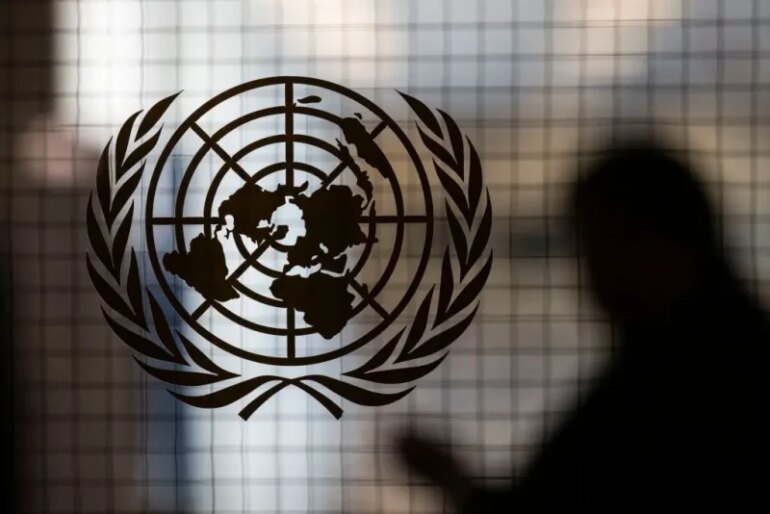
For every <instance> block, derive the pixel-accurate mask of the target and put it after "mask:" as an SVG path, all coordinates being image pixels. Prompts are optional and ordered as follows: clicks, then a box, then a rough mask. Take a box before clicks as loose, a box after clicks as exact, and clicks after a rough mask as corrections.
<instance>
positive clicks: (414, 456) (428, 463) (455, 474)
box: [396, 430, 471, 505]
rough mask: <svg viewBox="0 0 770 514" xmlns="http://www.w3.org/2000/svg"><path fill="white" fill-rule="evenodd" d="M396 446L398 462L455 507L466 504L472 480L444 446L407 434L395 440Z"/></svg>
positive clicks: (412, 433)
mask: <svg viewBox="0 0 770 514" xmlns="http://www.w3.org/2000/svg"><path fill="white" fill-rule="evenodd" d="M396 445H397V449H398V453H399V456H400V457H401V460H402V461H403V462H404V464H406V465H407V466H408V467H409V468H410V469H411V470H412V471H414V472H415V473H417V474H419V475H422V476H423V477H424V478H426V479H428V480H430V481H432V482H434V483H435V484H436V485H438V486H439V487H441V488H442V489H443V490H444V492H445V494H447V495H449V496H450V498H451V499H452V501H454V502H455V503H456V504H458V505H463V504H464V503H465V501H466V499H467V498H468V495H470V491H471V480H470V477H469V476H468V473H467V472H466V470H465V468H464V467H463V466H462V464H461V463H460V462H459V461H458V460H457V459H456V458H455V457H453V456H452V454H451V453H450V452H449V451H448V450H447V449H446V448H445V447H446V444H442V443H440V442H439V441H438V440H436V439H432V438H429V437H427V436H424V435H420V434H417V433H415V432H414V431H413V430H410V431H408V432H405V433H403V434H401V435H400V436H399V437H398V438H397V440H396Z"/></svg>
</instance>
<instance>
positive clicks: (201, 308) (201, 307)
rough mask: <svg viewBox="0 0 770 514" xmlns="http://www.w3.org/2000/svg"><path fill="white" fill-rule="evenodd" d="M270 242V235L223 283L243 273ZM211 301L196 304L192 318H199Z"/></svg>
mask: <svg viewBox="0 0 770 514" xmlns="http://www.w3.org/2000/svg"><path fill="white" fill-rule="evenodd" d="M272 242H273V238H272V237H269V238H267V239H265V240H264V241H262V244H261V245H259V246H258V247H257V249H256V250H254V252H252V254H251V255H249V258H248V259H244V260H243V262H242V263H241V264H240V265H239V266H238V267H237V268H235V271H233V272H232V273H230V275H229V276H228V277H227V278H226V279H225V284H232V283H233V282H235V280H236V279H237V278H238V277H240V276H241V275H243V273H244V272H245V271H246V270H247V269H249V267H250V266H251V265H252V264H254V263H255V262H256V261H257V259H259V258H260V257H261V256H262V254H263V253H265V251H267V249H268V248H269V247H270V244H271V243H272ZM213 303H214V302H213V301H212V300H209V299H206V300H205V301H204V302H203V303H201V304H200V305H199V306H198V308H197V309H195V310H194V311H193V312H192V314H191V316H192V317H193V319H198V318H200V317H201V316H202V315H203V313H204V312H206V309H208V308H209V307H211V305H212V304H213Z"/></svg>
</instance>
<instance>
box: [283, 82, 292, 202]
mask: <svg viewBox="0 0 770 514" xmlns="http://www.w3.org/2000/svg"><path fill="white" fill-rule="evenodd" d="M284 97H285V99H286V143H285V149H286V185H287V186H289V187H293V186H294V111H293V108H294V85H293V84H292V83H291V81H289V82H286V89H285V93H284Z"/></svg>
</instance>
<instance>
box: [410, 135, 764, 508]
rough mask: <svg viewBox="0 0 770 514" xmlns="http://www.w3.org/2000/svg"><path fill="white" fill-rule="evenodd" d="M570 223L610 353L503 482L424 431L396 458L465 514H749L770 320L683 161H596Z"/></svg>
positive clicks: (755, 487)
mask: <svg viewBox="0 0 770 514" xmlns="http://www.w3.org/2000/svg"><path fill="white" fill-rule="evenodd" d="M571 211H572V219H573V220H574V229H575V231H576V233H577V241H578V245H579V251H578V255H579V258H580V259H581V261H582V264H583V265H584V267H585V271H586V275H587V277H588V280H589V286H590V288H591V289H592V290H593V293H594V295H595V297H596V299H597V300H598V303H599V305H600V306H601V307H602V308H603V309H604V311H605V312H606V313H607V314H608V315H609V317H610V318H611V320H612V321H613V324H614V327H615V330H616V332H617V341H618V349H617V351H616V353H615V355H613V359H612V362H611V364H610V365H609V367H608V369H606V370H605V372H604V374H603V376H602V377H601V378H600V379H599V381H598V382H597V384H596V386H595V387H594V389H593V390H592V391H590V392H589V394H588V396H587V397H586V399H585V400H584V402H583V403H582V404H581V405H579V406H577V407H576V408H575V410H574V411H573V412H572V413H571V414H570V415H569V416H568V417H567V418H566V421H565V422H564V423H563V425H562V426H561V427H560V428H559V429H558V430H556V431H555V433H554V434H553V437H551V438H550V439H549V440H547V441H546V443H545V446H544V448H543V450H542V451H541V452H540V454H539V455H538V456H536V458H535V459H534V461H533V463H532V464H531V465H530V466H529V468H528V469H526V470H523V472H522V473H519V474H514V475H515V478H514V479H513V481H512V483H511V486H510V488H509V489H501V490H489V489H483V488H480V487H479V486H478V485H477V484H475V483H474V482H472V481H471V480H470V479H469V478H468V473H467V472H466V471H465V470H464V469H463V468H462V466H460V465H459V464H458V463H457V462H456V461H455V460H454V458H453V456H452V455H451V454H449V453H448V452H446V451H445V450H443V449H442V447H441V445H440V444H439V443H438V442H437V441H435V440H434V439H432V437H430V436H423V435H415V434H414V433H412V434H409V435H405V436H404V437H403V438H402V440H401V442H400V451H401V454H402V456H403V458H404V460H405V461H406V463H407V464H408V465H409V466H411V467H412V468H413V469H415V470H416V471H418V472H419V473H420V474H422V475H423V476H426V477H427V478H429V479H430V480H432V481H434V482H436V483H438V484H439V485H441V486H442V487H443V488H444V489H445V491H446V492H447V494H448V495H449V496H450V497H451V498H453V499H454V501H455V503H456V504H458V505H460V506H461V507H462V509H461V510H462V511H463V512H469V513H470V512H478V513H488V512H570V511H572V512H574V511H579V512H759V511H762V510H763V509H766V508H767V505H768V500H767V497H766V495H765V493H764V491H765V490H766V488H767V487H768V485H770V468H768V466H767V462H768V458H770V409H768V399H769V398H770V374H768V372H767V369H768V364H769V363H770V346H768V342H770V329H769V327H768V323H767V319H766V316H765V314H764V313H763V312H762V311H761V309H760V308H759V306H758V305H756V303H755V301H754V299H753V297H751V296H750V295H749V294H747V293H746V292H745V291H744V290H743V288H742V286H741V285H740V283H739V281H738V280H737V279H736V278H735V276H734V274H733V272H732V270H730V269H729V267H728V265H727V263H726V262H725V260H724V258H723V253H722V250H721V244H720V239H721V238H720V236H719V233H718V230H717V223H716V220H717V219H718V218H717V216H716V214H715V213H714V212H712V209H711V206H710V205H709V202H708V199H707V196H706V194H705V193H704V191H703V188H702V186H701V184H700V183H699V182H698V181H697V179H696V178H695V175H694V174H693V173H692V172H691V170H690V169H689V166H688V165H687V164H686V163H684V162H682V161H680V160H678V159H677V158H675V157H673V156H672V155H671V154H669V153H668V152H666V151H665V150H662V149H661V148H660V147H658V146H657V145H655V144H653V143H649V142H646V141H643V142H636V143H631V144H627V145H624V146H620V147H618V146H616V147H613V148H611V149H609V150H607V151H605V152H604V153H602V154H600V155H599V157H598V158H597V159H596V161H595V162H594V163H593V164H592V165H590V166H589V167H588V168H587V169H586V170H585V173H584V174H583V176H582V178H581V179H580V180H579V181H578V183H577V184H576V186H575V187H574V190H573V195H572V201H571Z"/></svg>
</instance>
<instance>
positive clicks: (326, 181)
mask: <svg viewBox="0 0 770 514" xmlns="http://www.w3.org/2000/svg"><path fill="white" fill-rule="evenodd" d="M387 126H388V124H387V123H385V122H384V121H380V122H379V123H378V124H377V126H376V127H374V128H373V129H372V131H371V132H369V136H370V137H371V138H372V139H374V138H375V137H377V136H378V135H380V133H381V132H382V131H383V130H385V127H387ZM347 167H348V165H347V164H346V163H345V161H342V162H340V163H339V164H338V165H337V167H336V168H334V169H333V170H332V171H331V172H330V173H329V174H328V175H326V178H325V179H324V181H323V183H321V189H326V188H327V187H328V186H329V184H331V183H332V182H334V180H335V179H336V178H337V177H339V176H340V173H342V172H343V171H345V168H347Z"/></svg>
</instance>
